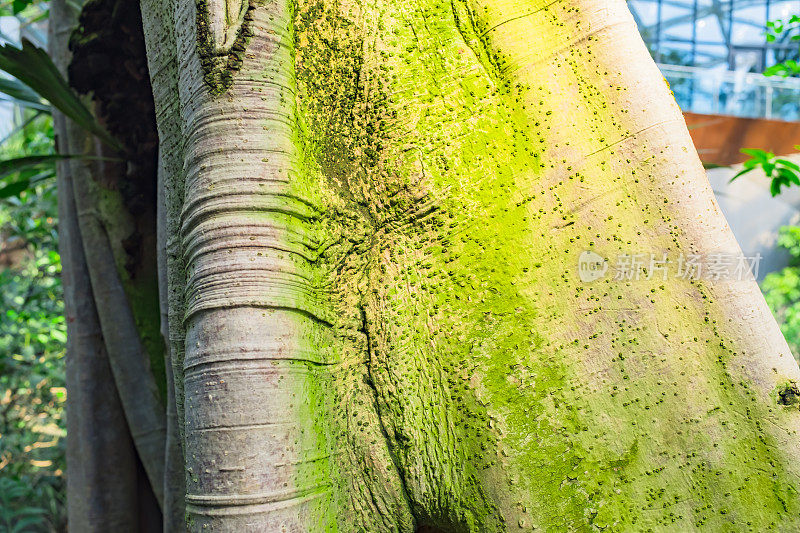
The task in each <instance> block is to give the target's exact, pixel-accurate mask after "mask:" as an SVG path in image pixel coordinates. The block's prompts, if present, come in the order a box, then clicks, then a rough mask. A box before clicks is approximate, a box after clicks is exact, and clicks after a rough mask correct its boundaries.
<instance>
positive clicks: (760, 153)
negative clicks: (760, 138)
mask: <svg viewBox="0 0 800 533" xmlns="http://www.w3.org/2000/svg"><path fill="white" fill-rule="evenodd" d="M739 151H740V152H741V153H743V154H745V155H749V156H750V157H754V158H756V159H758V160H759V161H767V160H768V159H770V158H773V157H775V154H773V153H772V152H767V151H765V150H761V149H759V148H742V149H741V150H739Z"/></svg>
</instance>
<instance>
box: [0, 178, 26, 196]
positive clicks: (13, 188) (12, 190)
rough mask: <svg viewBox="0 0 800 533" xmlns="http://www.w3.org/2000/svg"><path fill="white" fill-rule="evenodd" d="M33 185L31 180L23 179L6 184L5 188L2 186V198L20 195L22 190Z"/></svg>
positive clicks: (0, 191) (0, 192)
mask: <svg viewBox="0 0 800 533" xmlns="http://www.w3.org/2000/svg"><path fill="white" fill-rule="evenodd" d="M30 186H31V182H30V180H27V179H23V180H19V181H15V182H14V183H11V184H10V185H6V186H5V187H3V188H0V198H2V199H5V198H11V197H12V196H19V195H20V193H21V192H22V191H25V190H27V189H28V187H30Z"/></svg>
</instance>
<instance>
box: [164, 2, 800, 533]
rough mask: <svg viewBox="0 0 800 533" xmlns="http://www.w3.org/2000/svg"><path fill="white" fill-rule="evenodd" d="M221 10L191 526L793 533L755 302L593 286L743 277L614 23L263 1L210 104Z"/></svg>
mask: <svg viewBox="0 0 800 533" xmlns="http://www.w3.org/2000/svg"><path fill="white" fill-rule="evenodd" d="M204 5H205V4H203V3H202V2H201V4H196V3H195V2H194V1H190V0H184V1H183V2H181V3H180V4H179V8H178V12H179V16H178V17H177V20H178V23H177V25H176V28H177V30H178V32H179V35H180V39H179V40H180V41H182V42H190V43H199V44H197V45H196V46H195V47H194V48H192V47H188V48H182V49H181V56H180V72H181V80H182V81H181V86H180V87H179V91H180V96H181V111H182V121H183V124H182V126H183V136H184V138H183V140H184V142H185V145H184V154H183V157H184V169H185V171H186V175H185V182H184V184H185V193H186V194H185V198H184V199H183V201H182V205H181V207H182V218H181V221H182V227H181V228H180V231H178V230H177V229H175V228H173V231H175V233H176V235H177V237H178V238H180V239H181V242H182V246H181V249H182V252H183V253H182V259H181V260H182V261H183V266H184V268H185V272H186V280H187V283H186V295H187V300H186V302H187V307H186V310H185V318H186V322H185V323H186V326H187V329H186V338H185V341H186V348H187V353H186V361H185V369H186V378H185V383H184V386H185V388H186V406H185V408H186V423H187V425H186V458H187V466H188V468H189V470H190V483H189V486H188V490H189V493H188V497H187V501H188V502H189V514H190V516H191V518H192V522H191V527H192V528H193V529H198V530H199V529H201V528H203V527H205V526H209V527H220V528H225V529H237V528H243V527H245V526H246V525H248V524H257V526H256V527H261V528H270V527H276V528H277V527H279V526H283V527H287V528H292V527H294V528H300V529H310V530H327V529H334V528H338V529H341V530H344V531H359V530H367V531H397V530H399V531H413V530H414V528H415V527H418V526H425V527H432V528H438V529H441V530H446V531H506V530H512V531H513V530H530V529H534V528H541V529H546V530H549V529H555V530H559V529H582V530H583V529H586V530H589V529H593V528H596V529H612V530H628V529H637V530H638V529H643V530H647V529H652V530H659V529H660V530H670V529H691V528H696V527H701V526H706V527H712V528H715V529H753V530H764V529H770V528H773V529H791V528H793V527H797V522H798V512H799V511H800V509H798V504H797V497H796V496H797V482H798V475H800V472H798V469H799V468H800V466H798V465H800V462H798V459H800V457H798V455H800V449H799V448H798V445H797V434H796V431H797V429H798V425H800V411H799V410H797V409H793V408H788V407H787V406H786V405H785V404H786V402H789V401H792V400H793V398H794V397H793V396H792V394H793V393H791V391H792V389H791V387H789V388H787V386H786V384H787V383H789V382H791V381H792V380H795V381H796V380H797V379H799V378H800V371H798V368H797V365H796V363H795V362H794V361H793V359H792V358H791V356H790V354H789V353H788V349H787V347H786V344H785V342H784V341H783V339H782V337H781V336H780V333H779V331H778V329H777V327H776V325H775V323H774V321H773V320H772V318H771V316H770V315H769V311H768V310H767V308H766V306H765V305H764V303H763V299H762V297H761V296H760V294H759V292H758V288H757V286H756V285H755V283H754V281H753V280H752V279H744V280H733V279H686V278H681V277H677V276H671V277H667V278H662V277H656V276H652V275H647V276H644V277H643V278H642V279H632V278H630V279H629V278H621V279H616V280H615V279H613V278H612V277H611V276H608V277H605V278H602V279H598V280H596V281H594V282H593V283H587V282H584V281H581V279H580V277H579V275H578V258H579V256H580V254H581V253H582V252H589V251H591V252H592V253H594V254H596V255H598V256H601V257H604V258H611V257H615V256H620V255H625V254H638V253H643V254H649V255H653V256H656V257H662V256H667V257H670V258H673V259H677V257H679V256H688V255H691V254H698V253H702V254H712V253H727V254H737V253H740V250H739V249H738V246H737V245H736V243H735V241H734V239H733V237H732V235H731V233H730V230H729V228H728V227H727V225H726V223H725V221H724V219H723V218H722V216H721V214H720V213H719V210H718V208H717V206H716V203H715V201H714V199H713V195H712V193H711V191H710V189H709V187H708V183H707V181H706V179H705V176H704V173H703V170H702V167H701V166H700V164H699V161H698V159H697V156H696V154H695V152H694V149H693V147H692V145H691V140H690V138H689V137H688V134H687V132H686V128H685V126H684V124H683V122H682V119H681V115H680V111H679V110H678V108H677V106H676V105H675V103H674V101H673V99H672V98H671V96H670V94H669V90H668V88H667V87H666V86H665V84H664V82H663V79H662V78H661V76H660V74H659V73H658V70H657V68H656V66H655V65H654V63H653V62H652V60H651V59H650V58H649V56H648V54H647V50H646V49H645V47H644V45H643V44H642V42H641V39H640V38H639V36H638V34H637V33H636V27H635V25H634V23H633V20H632V17H631V16H630V13H629V12H628V11H627V8H626V6H625V4H624V2H622V1H618V0H614V1H607V0H604V1H600V0H571V1H565V2H558V3H548V2H540V1H535V2H530V1H527V2H516V1H513V0H483V1H477V0H463V1H462V0H454V1H451V2H448V1H440V0H426V1H424V2H422V3H417V4H413V5H407V4H404V3H402V2H393V1H388V0H376V1H373V2H370V3H367V4H361V3H342V2H338V3H333V2H326V1H318V0H309V1H301V2H299V3H298V4H297V5H296V6H295V5H293V4H290V3H284V2H279V1H276V2H263V3H261V2H257V3H254V4H248V5H250V6H251V7H250V10H249V11H248V12H247V13H249V15H246V16H245V19H244V23H243V26H244V25H246V27H247V30H246V31H247V33H248V35H249V37H248V39H245V40H243V41H242V47H241V49H240V50H237V54H238V55H236V60H235V63H236V64H235V65H234V67H233V68H228V69H223V71H224V73H223V74H214V76H213V79H212V80H211V81H209V72H211V70H209V63H208V61H209V57H218V56H212V55H209V54H210V49H209V47H208V37H207V34H208V32H209V31H210V29H209V27H208V25H209V24H210V22H209V21H210V20H211V19H210V18H209V19H207V18H206V17H207V16H208V15H207V14H206V15H204V14H203V13H204V11H203V10H204V9H206V7H203V6H204ZM214 5H217V6H221V5H222V4H221V3H215V4H214ZM198 6H200V7H198ZM248 16H249V17H250V18H247V17H248ZM198 17H199V18H198ZM192 22H194V23H195V24H192ZM204 32H205V33H204ZM198 35H199V36H200V37H198ZM203 35H206V37H203ZM203 43H205V44H203ZM219 57H223V56H219ZM228 60H229V59H226V61H228ZM215 61H216V59H215ZM216 64H217V63H215V65H216ZM219 64H222V63H219ZM215 68H216V67H215ZM215 72H216V71H215ZM218 79H219V80H223V81H224V82H223V83H219V82H218V81H216V80H218ZM180 179H184V178H180ZM181 318H183V317H181ZM776 391H777V392H776ZM787 391H788V392H787ZM781 400H782V401H781Z"/></svg>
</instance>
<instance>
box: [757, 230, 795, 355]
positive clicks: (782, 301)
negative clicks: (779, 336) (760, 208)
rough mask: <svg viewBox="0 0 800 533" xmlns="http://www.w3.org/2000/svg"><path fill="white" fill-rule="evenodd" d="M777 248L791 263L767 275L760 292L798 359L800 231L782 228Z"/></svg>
mask: <svg viewBox="0 0 800 533" xmlns="http://www.w3.org/2000/svg"><path fill="white" fill-rule="evenodd" d="M778 245H779V246H781V247H783V248H785V249H787V250H788V251H789V253H790V254H791V257H792V259H791V263H790V265H789V266H788V267H786V268H784V269H783V270H781V271H779V272H772V273H770V274H767V276H766V277H765V278H764V281H762V282H761V290H762V292H763V293H764V298H766V300H767V304H768V305H769V307H770V309H771V310H772V313H773V314H774V315H775V318H776V319H777V321H778V324H780V327H781V331H782V332H783V335H784V337H786V341H787V342H788V343H789V347H790V348H791V350H792V353H793V354H794V356H795V357H796V358H797V357H798V356H800V227H797V226H784V227H783V228H781V230H780V233H779V235H778Z"/></svg>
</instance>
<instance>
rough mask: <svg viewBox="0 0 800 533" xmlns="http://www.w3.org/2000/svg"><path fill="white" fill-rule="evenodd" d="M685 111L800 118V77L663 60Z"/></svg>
mask: <svg viewBox="0 0 800 533" xmlns="http://www.w3.org/2000/svg"><path fill="white" fill-rule="evenodd" d="M658 66H659V68H660V69H661V73H662V74H663V75H664V77H665V78H666V80H667V81H668V82H669V84H670V88H671V89H672V91H673V92H674V93H675V99H676V100H677V101H678V105H680V106H681V109H683V110H684V111H690V112H693V113H706V114H713V115H733V116H737V117H752V118H770V119H776V120H791V121H800V78H780V77H767V76H764V75H763V74H759V73H755V72H743V71H742V72H736V71H730V70H721V69H708V68H702V67H686V66H681V65H666V64H659V65H658Z"/></svg>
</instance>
